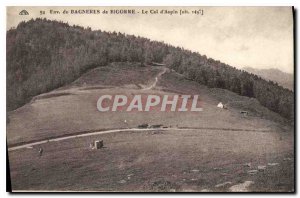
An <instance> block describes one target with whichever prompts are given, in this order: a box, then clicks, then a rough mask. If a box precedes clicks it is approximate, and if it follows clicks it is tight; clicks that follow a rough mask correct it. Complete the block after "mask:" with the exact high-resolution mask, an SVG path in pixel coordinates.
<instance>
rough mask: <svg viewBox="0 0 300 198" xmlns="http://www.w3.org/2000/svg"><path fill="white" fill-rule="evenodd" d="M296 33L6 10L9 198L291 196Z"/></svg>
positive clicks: (277, 20)
mask: <svg viewBox="0 0 300 198" xmlns="http://www.w3.org/2000/svg"><path fill="white" fill-rule="evenodd" d="M293 24H294V9H293V7H24V6H23V7H7V28H6V30H7V31H6V62H7V65H6V71H7V73H6V78H7V81H6V82H7V91H6V103H7V117H6V124H7V131H6V136H7V153H8V159H7V161H8V165H7V166H8V170H9V171H8V174H9V181H8V182H9V183H10V185H11V190H12V191H13V192H28V191H30V192H39V191H68V192H70V191H85V192H91V191H96V192H294V191H295V167H294V163H295V158H294V152H295V151H294V148H295V146H294V145H295V144H294V141H295V140H294V137H295V136H294V133H295V131H294V125H295V123H294V122H295V119H294V118H295V115H294V102H295V101H294V34H293V33H294V25H293ZM8 185H9V184H8Z"/></svg>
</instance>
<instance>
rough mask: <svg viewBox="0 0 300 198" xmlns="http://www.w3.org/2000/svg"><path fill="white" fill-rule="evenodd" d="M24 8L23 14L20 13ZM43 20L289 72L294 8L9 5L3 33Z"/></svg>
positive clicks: (240, 66)
mask: <svg viewBox="0 0 300 198" xmlns="http://www.w3.org/2000/svg"><path fill="white" fill-rule="evenodd" d="M120 8H121V9H133V8H134V9H136V10H137V11H138V12H141V10H142V9H144V10H148V11H149V10H151V9H153V10H156V9H168V10H172V9H176V10H178V9H180V8H182V9H187V10H189V11H192V10H196V9H203V10H204V15H203V16H200V15H181V16H180V15H172V16H170V15H161V14H155V15H150V14H148V15H142V14H136V15H110V14H108V15H102V14H100V15H92V14H91V15H89V14H84V15H82V14H77V15H62V14H60V15H53V14H52V15H51V14H49V13H48V14H45V15H40V10H45V11H49V10H50V9H52V10H59V11H62V10H64V9H68V10H71V9H73V10H75V9H100V10H103V9H120ZM23 9H26V10H27V11H28V12H29V15H27V16H24V15H22V16H20V15H19V12H20V11H21V10H23ZM38 17H40V18H47V19H50V20H58V21H63V22H68V23H69V24H70V25H79V26H83V27H88V26H89V27H91V28H92V29H93V30H102V31H110V32H113V31H116V32H121V33H125V34H131V35H135V36H141V37H146V38H149V39H151V40H156V41H163V42H165V43H168V44H170V45H174V46H179V47H183V48H185V49H188V50H192V51H194V52H198V53H200V54H201V55H206V56H207V57H209V58H213V59H215V60H220V61H221V62H224V63H226V64H228V65H230V66H233V67H236V68H238V69H243V68H244V67H252V68H255V69H271V68H275V69H279V70H281V71H283V72H287V73H293V71H294V65H293V63H294V57H293V53H294V52H293V16H292V7H7V29H10V28H12V27H16V26H17V25H18V24H19V23H20V22H21V21H28V20H30V19H32V18H33V19H35V18H38Z"/></svg>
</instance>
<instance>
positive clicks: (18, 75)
mask: <svg viewBox="0 0 300 198" xmlns="http://www.w3.org/2000/svg"><path fill="white" fill-rule="evenodd" d="M6 49H7V50H6V51H7V52H6V53H7V55H6V59H7V110H8V111H10V110H13V109H16V108H18V107H20V106H22V105H24V104H25V103H26V102H28V101H29V100H30V99H31V98H32V97H33V96H36V95H38V94H41V93H44V92H47V91H50V90H53V89H55V88H58V87H60V86H63V85H65V84H67V83H70V82H72V81H73V80H75V79H76V78H78V77H79V76H80V75H81V74H83V73H84V72H86V71H87V70H89V69H92V68H94V67H98V66H106V65H108V64H109V63H112V62H125V61H128V62H141V63H142V64H143V65H147V64H149V63H151V62H158V63H165V64H166V65H167V66H168V67H170V68H171V69H174V70H175V71H177V72H179V73H181V74H183V75H184V76H185V77H186V78H188V79H190V80H193V81H196V82H198V83H200V84H203V85H206V86H208V87H212V88H222V89H227V90H230V91H232V92H235V93H237V94H240V95H243V96H248V97H254V98H256V99H257V100H258V101H259V102H260V103H261V104H262V105H263V106H265V107H267V108H269V109H270V110H272V111H274V112H277V113H279V114H280V115H282V116H283V117H285V118H288V119H290V120H293V119H294V93H293V92H292V91H290V90H288V89H285V88H283V87H281V86H279V85H278V84H277V83H274V82H272V81H266V80H264V79H262V78H260V77H258V76H257V75H254V74H250V73H248V72H245V71H242V70H239V69H236V68H234V67H232V66H229V65H227V64H225V63H222V62H220V61H218V60H214V59H211V58H207V57H206V56H205V55H201V54H199V53H196V52H192V51H190V50H186V49H183V48H180V47H174V46H171V45H169V44H166V43H164V42H157V41H151V40H150V39H147V38H142V37H139V36H134V35H126V34H122V33H119V32H118V33H117V32H105V31H101V30H95V31H92V30H91V28H89V27H87V28H83V27H80V26H76V25H73V26H71V25H69V24H67V23H64V22H61V21H51V20H47V19H41V18H38V19H35V20H34V19H32V20H30V21H27V22H21V23H19V24H18V26H17V27H16V28H12V29H10V30H8V31H7V46H6Z"/></svg>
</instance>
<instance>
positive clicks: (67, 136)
mask: <svg viewBox="0 0 300 198" xmlns="http://www.w3.org/2000/svg"><path fill="white" fill-rule="evenodd" d="M172 130H173V131H174V130H175V131H187V130H210V131H214V130H222V131H248V132H270V130H257V129H235V128H209V127H195V128H192V127H190V128H189V127H182V128H177V127H176V128H145V129H141V128H127V129H108V130H104V131H100V130H99V131H92V132H83V133H81V134H78V133H77V134H71V135H66V136H64V137H53V138H49V139H46V140H37V141H34V142H30V143H26V142H24V143H21V144H20V145H17V146H9V148H8V151H15V150H19V149H24V148H27V147H32V146H36V145H40V144H45V143H49V142H58V141H63V140H67V139H73V138H78V137H87V136H93V135H100V134H107V133H118V132H129V131H141V132H143V131H172Z"/></svg>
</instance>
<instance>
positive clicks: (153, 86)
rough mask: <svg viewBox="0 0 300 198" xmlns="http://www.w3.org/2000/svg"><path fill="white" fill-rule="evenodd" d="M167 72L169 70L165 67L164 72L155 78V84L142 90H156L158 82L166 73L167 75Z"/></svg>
mask: <svg viewBox="0 0 300 198" xmlns="http://www.w3.org/2000/svg"><path fill="white" fill-rule="evenodd" d="M167 70H168V69H167V68H166V67H163V70H162V71H161V72H159V73H158V74H157V76H156V77H155V81H154V83H153V84H152V85H150V86H149V87H146V88H144V89H142V90H150V89H153V88H155V87H156V84H157V82H158V80H159V78H160V77H161V76H162V75H163V74H164V73H166V72H167Z"/></svg>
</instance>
